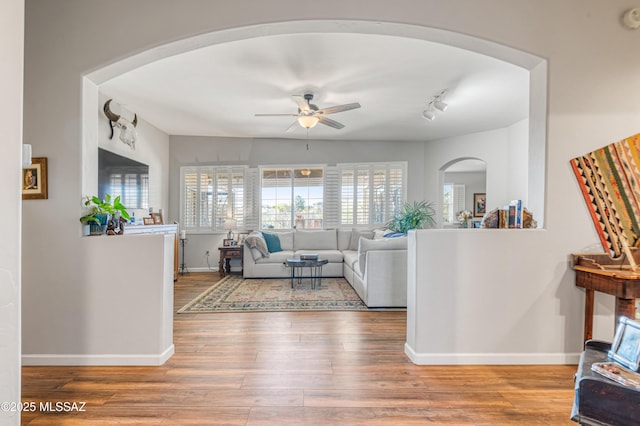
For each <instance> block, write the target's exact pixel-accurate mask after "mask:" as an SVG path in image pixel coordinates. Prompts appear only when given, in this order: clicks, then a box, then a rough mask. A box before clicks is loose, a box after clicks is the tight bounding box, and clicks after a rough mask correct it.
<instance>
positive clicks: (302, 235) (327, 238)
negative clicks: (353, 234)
mask: <svg viewBox="0 0 640 426" xmlns="http://www.w3.org/2000/svg"><path fill="white" fill-rule="evenodd" d="M336 235H337V234H336V230H335V229H331V230H323V231H306V230H296V235H295V237H294V241H293V247H294V250H295V251H298V250H312V251H314V253H315V251H316V250H337V249H338V238H337V236H336Z"/></svg>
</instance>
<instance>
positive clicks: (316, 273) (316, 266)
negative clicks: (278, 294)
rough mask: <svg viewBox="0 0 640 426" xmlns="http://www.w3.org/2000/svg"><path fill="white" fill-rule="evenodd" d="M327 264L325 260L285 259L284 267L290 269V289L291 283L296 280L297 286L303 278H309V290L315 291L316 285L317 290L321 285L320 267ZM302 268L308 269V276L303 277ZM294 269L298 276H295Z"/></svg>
mask: <svg viewBox="0 0 640 426" xmlns="http://www.w3.org/2000/svg"><path fill="white" fill-rule="evenodd" d="M327 263H329V261H328V260H327V259H299V258H293V259H287V260H285V261H284V265H285V266H287V267H289V268H291V288H293V283H294V281H295V280H296V278H297V279H298V284H300V283H301V282H302V279H303V278H309V279H310V280H311V288H312V289H315V288H316V284H317V285H318V288H320V286H321V285H322V267H323V266H324V265H326V264H327ZM304 268H309V276H308V277H303V276H302V273H303V271H304ZM296 269H297V270H298V275H297V276H296Z"/></svg>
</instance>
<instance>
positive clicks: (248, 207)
mask: <svg viewBox="0 0 640 426" xmlns="http://www.w3.org/2000/svg"><path fill="white" fill-rule="evenodd" d="M244 209H245V210H244V229H246V230H255V229H258V227H259V220H260V174H259V170H258V169H255V168H253V169H247V170H246V172H245V198H244Z"/></svg>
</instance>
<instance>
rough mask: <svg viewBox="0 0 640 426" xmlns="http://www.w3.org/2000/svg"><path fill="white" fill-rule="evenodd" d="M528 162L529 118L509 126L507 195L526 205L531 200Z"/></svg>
mask: <svg viewBox="0 0 640 426" xmlns="http://www.w3.org/2000/svg"><path fill="white" fill-rule="evenodd" d="M528 162H529V120H522V121H520V122H518V123H516V124H514V125H513V126H510V127H509V128H507V176H508V177H507V197H509V200H522V203H523V205H524V206H528V201H529V197H528V196H529V164H528ZM543 185H544V182H542V183H541V186H543ZM530 208H531V207H530ZM540 213H542V212H540Z"/></svg>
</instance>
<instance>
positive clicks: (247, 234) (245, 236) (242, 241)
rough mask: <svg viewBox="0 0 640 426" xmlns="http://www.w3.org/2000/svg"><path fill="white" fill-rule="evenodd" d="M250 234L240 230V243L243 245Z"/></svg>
mask: <svg viewBox="0 0 640 426" xmlns="http://www.w3.org/2000/svg"><path fill="white" fill-rule="evenodd" d="M248 236H249V233H248V232H238V245H239V246H241V245H243V244H244V240H245V238H247V237H248Z"/></svg>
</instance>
